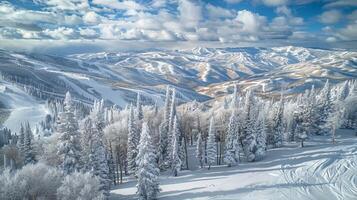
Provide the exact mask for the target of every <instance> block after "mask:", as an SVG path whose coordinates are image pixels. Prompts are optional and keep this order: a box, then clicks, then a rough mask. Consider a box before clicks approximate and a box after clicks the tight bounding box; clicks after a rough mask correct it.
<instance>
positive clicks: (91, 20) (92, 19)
mask: <svg viewBox="0 0 357 200" xmlns="http://www.w3.org/2000/svg"><path fill="white" fill-rule="evenodd" d="M83 21H84V22H85V23H88V24H97V23H99V22H100V16H99V15H98V14H97V13H95V12H93V11H89V12H87V13H86V14H85V15H83Z"/></svg>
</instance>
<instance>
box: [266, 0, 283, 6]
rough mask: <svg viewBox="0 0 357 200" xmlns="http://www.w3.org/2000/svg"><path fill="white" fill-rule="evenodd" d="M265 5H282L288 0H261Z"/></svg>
mask: <svg viewBox="0 0 357 200" xmlns="http://www.w3.org/2000/svg"><path fill="white" fill-rule="evenodd" d="M261 1H262V3H263V4H264V5H266V6H282V5H286V4H288V3H289V0H261Z"/></svg>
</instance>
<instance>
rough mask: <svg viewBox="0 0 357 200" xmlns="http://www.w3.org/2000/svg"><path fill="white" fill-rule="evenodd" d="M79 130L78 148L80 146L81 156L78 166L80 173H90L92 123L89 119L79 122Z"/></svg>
mask: <svg viewBox="0 0 357 200" xmlns="http://www.w3.org/2000/svg"><path fill="white" fill-rule="evenodd" d="M80 125H81V128H80V146H81V156H80V164H81V167H80V168H81V170H82V171H85V172H87V171H90V170H91V165H90V154H91V142H92V135H93V134H92V126H93V122H92V119H91V118H90V117H86V118H85V119H83V120H82V121H81V124H80Z"/></svg>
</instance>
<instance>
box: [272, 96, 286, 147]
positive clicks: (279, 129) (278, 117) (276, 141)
mask: <svg viewBox="0 0 357 200" xmlns="http://www.w3.org/2000/svg"><path fill="white" fill-rule="evenodd" d="M283 109H284V102H283V96H282V95H281V97H280V101H279V102H278V103H277V105H276V110H275V113H274V117H273V122H272V125H273V127H272V134H271V140H270V142H271V145H272V146H273V147H274V148H278V147H281V145H282V144H283V130H284V129H283V111H284V110H283Z"/></svg>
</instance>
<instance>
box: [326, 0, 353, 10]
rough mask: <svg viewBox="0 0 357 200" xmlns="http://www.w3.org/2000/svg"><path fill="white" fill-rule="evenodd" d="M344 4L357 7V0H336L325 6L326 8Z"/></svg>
mask: <svg viewBox="0 0 357 200" xmlns="http://www.w3.org/2000/svg"><path fill="white" fill-rule="evenodd" d="M344 6H350V7H356V6H357V1H356V0H335V1H331V2H329V3H327V4H326V5H325V6H324V7H325V8H333V7H344Z"/></svg>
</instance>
